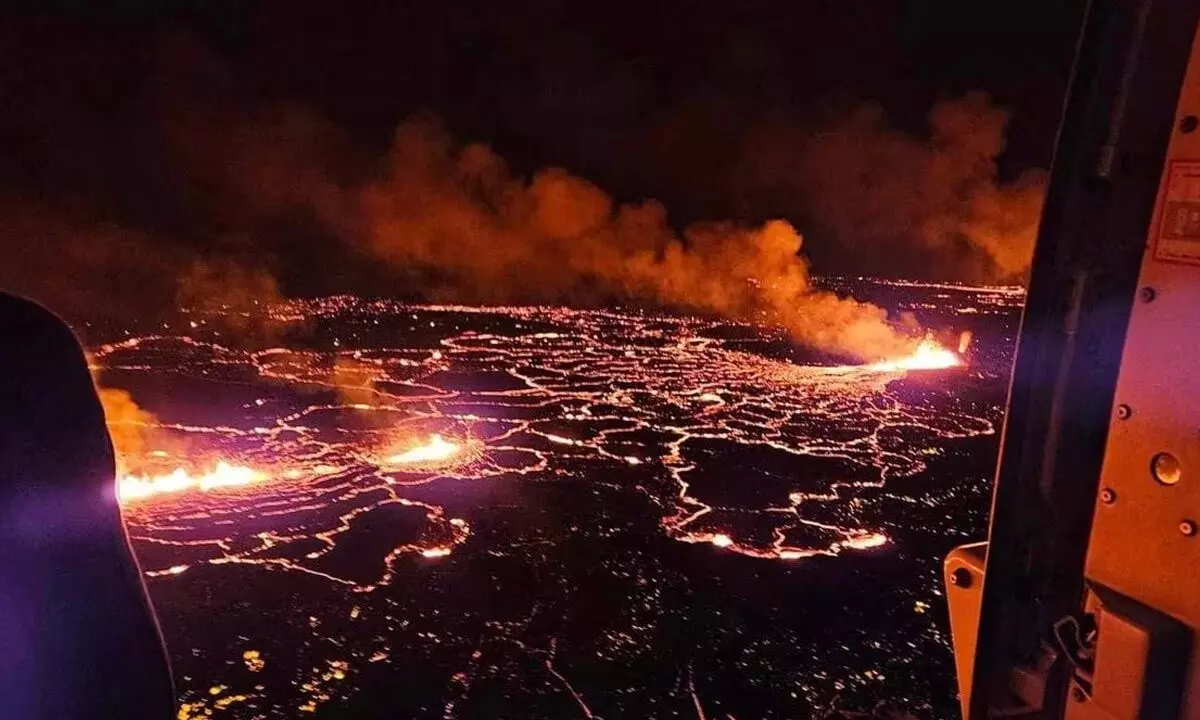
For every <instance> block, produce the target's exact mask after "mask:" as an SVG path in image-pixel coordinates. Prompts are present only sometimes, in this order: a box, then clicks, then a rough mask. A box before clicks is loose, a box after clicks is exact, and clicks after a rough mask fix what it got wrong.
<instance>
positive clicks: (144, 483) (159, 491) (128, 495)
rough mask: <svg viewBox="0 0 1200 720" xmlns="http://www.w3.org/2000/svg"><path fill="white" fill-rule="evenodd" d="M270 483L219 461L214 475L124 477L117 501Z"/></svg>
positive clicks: (177, 472) (256, 473) (249, 470)
mask: <svg viewBox="0 0 1200 720" xmlns="http://www.w3.org/2000/svg"><path fill="white" fill-rule="evenodd" d="M265 479H266V475H265V474H263V473H261V472H259V471H257V470H254V469H253V468H248V467H245V466H243V465H230V464H229V463H227V462H225V461H224V460H221V461H219V462H218V463H217V464H216V467H214V468H213V469H212V470H211V471H209V472H206V473H201V474H195V475H194V474H192V473H190V472H188V471H187V470H185V469H184V468H177V469H176V470H175V471H174V472H170V473H166V474H163V475H136V474H132V473H130V474H125V475H122V476H121V478H120V480H119V482H118V484H117V497H119V498H120V500H121V501H122V502H132V501H135V500H141V499H144V498H148V497H151V496H154V495H163V494H167V493H181V492H189V491H192V490H199V491H200V492H208V491H210V490H215V489H217V488H227V487H240V486H243V485H251V484H253V483H257V482H261V481H263V480H265Z"/></svg>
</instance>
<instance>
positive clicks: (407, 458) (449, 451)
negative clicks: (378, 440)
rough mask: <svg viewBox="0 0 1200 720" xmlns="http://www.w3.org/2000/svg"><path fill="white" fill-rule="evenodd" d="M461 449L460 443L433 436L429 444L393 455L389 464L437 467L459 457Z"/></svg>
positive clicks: (388, 460)
mask: <svg viewBox="0 0 1200 720" xmlns="http://www.w3.org/2000/svg"><path fill="white" fill-rule="evenodd" d="M461 449H462V448H461V446H460V445H459V444H458V443H452V442H450V441H448V440H446V439H445V438H443V437H442V436H441V435H431V436H430V437H429V441H428V442H426V443H424V444H422V445H417V446H416V447H413V448H409V449H408V450H405V451H404V452H401V453H397V454H395V455H391V456H389V457H388V458H387V462H388V463H389V464H392V465H436V464H438V463H442V462H445V461H446V460H449V459H451V458H453V457H454V456H455V455H458V453H459V451H460V450H461Z"/></svg>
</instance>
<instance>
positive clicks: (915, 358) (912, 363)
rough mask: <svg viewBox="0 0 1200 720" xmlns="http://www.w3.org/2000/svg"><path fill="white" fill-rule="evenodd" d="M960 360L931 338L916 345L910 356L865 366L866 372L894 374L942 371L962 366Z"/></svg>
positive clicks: (956, 355) (952, 352) (951, 351)
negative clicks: (916, 371) (910, 371)
mask: <svg viewBox="0 0 1200 720" xmlns="http://www.w3.org/2000/svg"><path fill="white" fill-rule="evenodd" d="M962 363H963V361H962V358H960V357H959V356H958V354H957V353H955V352H954V351H953V350H950V349H948V348H946V347H943V346H942V345H941V344H939V343H938V342H937V341H936V340H934V339H933V338H931V337H926V338H925V339H924V340H922V341H921V343H920V344H919V345H917V349H916V350H914V351H913V352H912V354H911V355H906V356H904V357H898V358H892V359H891V360H881V361H880V362H877V363H872V364H870V365H867V366H866V367H867V369H868V370H878V371H880V372H896V371H907V370H942V369H945V368H951V367H957V366H959V365H962Z"/></svg>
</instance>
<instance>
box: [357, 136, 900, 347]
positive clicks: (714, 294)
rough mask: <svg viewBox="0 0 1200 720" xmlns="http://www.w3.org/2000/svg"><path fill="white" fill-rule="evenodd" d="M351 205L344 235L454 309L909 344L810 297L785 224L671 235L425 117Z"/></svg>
mask: <svg viewBox="0 0 1200 720" xmlns="http://www.w3.org/2000/svg"><path fill="white" fill-rule="evenodd" d="M356 202H357V207H356V208H355V211H356V212H357V213H359V214H358V215H357V217H356V219H355V221H354V222H353V223H351V225H352V226H356V227H357V229H358V231H359V232H361V233H363V235H364V236H365V238H366V242H367V244H368V246H369V248H370V249H371V251H372V252H374V253H376V254H377V255H378V256H379V257H381V258H383V259H385V260H387V261H388V262H390V263H392V264H393V265H396V266H401V267H411V266H424V267H428V268H432V269H434V270H435V271H436V274H437V284H438V288H439V289H441V290H442V291H449V292H451V293H452V294H453V295H454V296H455V297H456V298H458V299H470V300H476V301H499V300H502V301H507V302H511V301H514V300H516V301H535V302H537V301H556V302H557V301H574V302H594V301H597V300H604V299H626V300H648V301H654V302H657V303H661V304H665V305H670V306H676V307H684V308H689V309H693V310H698V311H703V312H712V313H719V314H723V315H728V316H732V317H738V318H744V319H749V320H754V321H767V322H774V323H778V324H781V325H783V326H784V327H786V328H787V329H788V330H789V332H791V333H792V335H793V336H794V337H795V338H796V339H798V340H801V341H803V342H805V343H808V344H810V345H812V346H815V347H817V348H819V349H822V350H829V351H836V352H843V353H849V354H852V355H856V356H858V357H861V358H865V359H873V358H879V357H885V356H892V355H896V354H902V353H905V352H908V351H910V350H911V349H912V348H913V347H914V346H915V345H916V342H917V341H918V340H919V338H914V336H913V335H914V333H913V332H912V328H905V329H898V328H897V327H895V326H894V325H893V324H891V323H890V322H889V319H888V317H887V313H886V312H885V311H884V310H882V309H880V308H878V307H875V306H873V305H869V304H866V303H860V302H857V301H855V300H852V299H847V298H840V297H838V296H836V295H834V294H832V293H828V292H823V291H819V290H816V289H814V288H813V287H812V284H811V282H810V277H809V269H808V265H807V263H806V262H805V260H804V259H803V258H802V257H801V256H800V255H799V251H800V248H801V238H800V235H799V234H798V233H797V232H796V231H795V230H794V229H793V228H792V226H791V225H789V224H788V223H787V222H784V221H782V220H776V221H771V222H768V223H766V224H764V225H762V226H760V227H757V228H742V227H738V226H735V225H733V224H730V223H711V224H700V225H693V226H690V227H688V228H687V229H686V230H685V231H684V232H683V234H682V236H680V235H677V234H676V233H674V232H673V231H672V230H671V228H670V227H669V225H668V224H667V219H666V211H665V210H664V208H663V207H662V206H661V205H660V204H658V203H656V202H654V201H647V202H644V203H641V204H627V205H616V204H615V203H614V202H613V200H612V198H610V197H609V196H608V195H607V194H606V193H605V192H604V191H602V190H601V189H600V188H598V187H596V186H595V185H593V184H591V183H589V182H588V181H586V180H583V179H581V178H578V177H575V176H573V175H571V174H570V173H568V172H566V171H565V170H561V169H557V168H550V169H545V170H541V171H538V172H537V173H535V174H534V175H533V177H532V179H531V180H529V181H525V180H524V179H523V178H520V177H517V176H515V175H513V174H512V173H511V172H509V170H508V168H507V166H506V165H505V163H504V161H503V160H502V159H501V158H500V157H499V156H497V155H496V154H495V153H494V152H492V151H491V150H490V149H489V148H487V147H485V146H482V145H477V144H475V145H466V146H459V145H457V144H456V143H454V142H453V140H451V139H450V138H449V137H448V136H447V134H446V133H445V132H444V131H443V130H442V129H441V127H440V126H439V125H438V124H437V123H436V122H434V121H431V120H429V119H424V118H421V119H415V120H410V121H409V122H407V123H405V124H404V125H402V126H401V127H400V128H399V130H398V131H397V133H396V137H395V143H394V145H393V149H392V155H391V164H390V168H389V172H388V174H387V176H386V177H385V178H384V179H382V180H379V181H377V182H375V183H373V184H371V185H370V186H369V187H367V188H366V189H365V190H363V191H362V192H361V194H360V195H359V196H358V197H357V198H356Z"/></svg>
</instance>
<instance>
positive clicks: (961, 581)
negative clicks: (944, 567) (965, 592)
mask: <svg viewBox="0 0 1200 720" xmlns="http://www.w3.org/2000/svg"><path fill="white" fill-rule="evenodd" d="M974 582H975V581H974V578H972V577H971V571H970V570H968V569H966V568H965V567H960V568H955V569H954V572H952V573H950V584H951V585H953V586H954V587H960V588H969V587H971V585H972V584H973V583H974Z"/></svg>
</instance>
